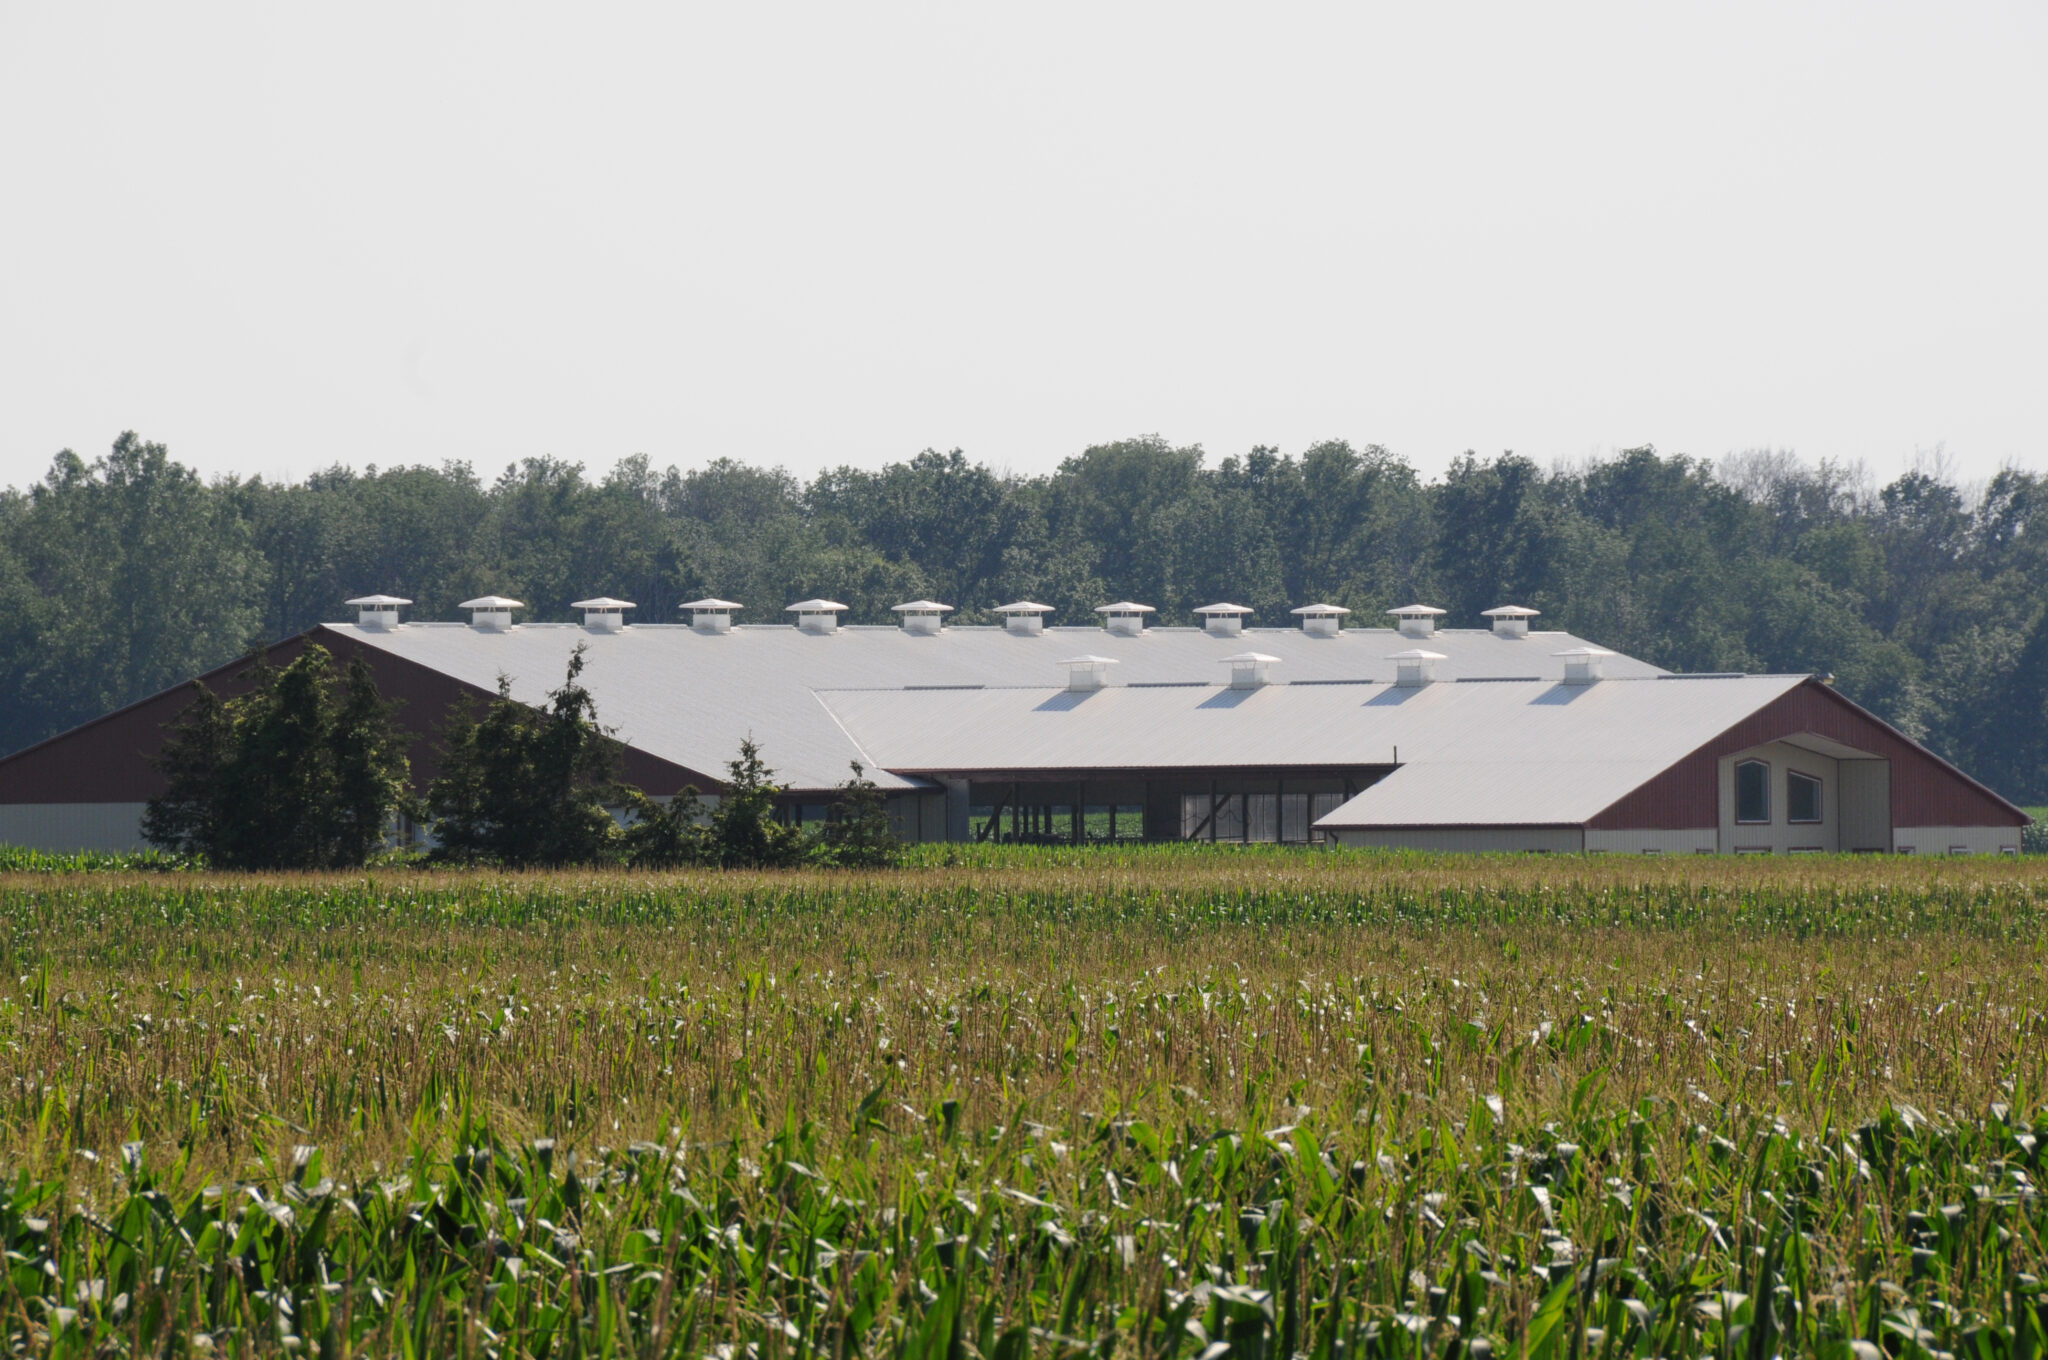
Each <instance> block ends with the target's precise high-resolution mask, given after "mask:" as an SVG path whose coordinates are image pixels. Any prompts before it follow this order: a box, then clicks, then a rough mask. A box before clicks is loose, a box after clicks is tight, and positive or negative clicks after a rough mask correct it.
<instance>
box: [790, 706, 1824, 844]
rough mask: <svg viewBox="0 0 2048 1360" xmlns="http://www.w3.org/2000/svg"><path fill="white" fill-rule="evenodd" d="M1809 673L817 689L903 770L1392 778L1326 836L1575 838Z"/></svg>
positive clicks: (867, 743)
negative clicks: (1273, 771)
mask: <svg viewBox="0 0 2048 1360" xmlns="http://www.w3.org/2000/svg"><path fill="white" fill-rule="evenodd" d="M1805 680H1806V677H1804V676H1796V675H1795V676H1740V677H1731V678H1727V679H1700V680H1692V679H1685V678H1681V677H1666V678H1660V679H1640V680H1609V681H1603V682H1602V683H1600V684H1597V685H1565V684H1562V683H1559V682H1555V681H1494V682H1489V683H1477V682H1468V683H1464V684H1445V683H1438V684H1433V685H1425V686H1421V687H1418V688H1409V689H1403V688H1400V687H1397V686H1393V685H1386V684H1376V685H1267V686H1264V687H1262V688H1259V689H1251V690H1243V689H1223V688H1219V687H1216V686H1214V685H1206V686H1186V687H1182V686H1161V687H1131V686H1117V687H1114V688H1110V689H1102V690H1094V691H1090V692H1086V693H1077V692H1073V691H1068V690H1057V691H1055V690H1046V689H989V690H951V691H945V692H938V693H923V692H915V691H911V692H906V691H901V690H841V691H826V692H822V693H821V694H820V695H819V698H820V700H821V701H822V702H823V703H824V705H825V707H826V708H828V709H829V710H830V711H831V713H832V715H833V716H834V717H835V718H837V719H838V720H839V722H840V724H841V725H842V726H843V727H844V728H845V730H846V731H847V733H848V734H849V735H850V736H851V737H852V738H853V739H854V740H855V741H857V742H858V743H859V744H860V746H861V748H862V749H863V750H865V751H867V752H868V753H869V754H871V755H872V756H873V757H874V758H875V760H876V761H877V762H879V763H880V764H881V765H883V766H884V767H886V768H889V769H895V770H903V771H924V772H939V771H957V772H962V773H965V772H973V771H980V772H985V773H989V774H999V773H1001V772H1005V771H1023V770H1066V769H1072V770H1115V769H1133V770H1135V769H1171V768H1176V767H1180V768H1187V769H1203V768H1214V767H1217V766H1231V765H1244V766H1267V767H1273V766H1302V767H1312V766H1323V767H1328V766H1341V765H1376V764H1377V765H1385V764H1391V763H1395V762H1396V752H1397V750H1398V763H1399V765H1400V768H1399V769H1397V770H1395V771H1394V772H1393V773H1392V774H1390V775H1389V776H1387V777H1386V778H1385V779H1383V780H1381V781H1380V782H1379V783H1377V784H1375V785H1374V786H1373V787H1372V788H1370V789H1367V790H1366V791H1365V792H1364V793H1361V794H1360V795H1358V797H1356V798H1354V799H1352V800H1351V801H1350V802H1348V803H1346V804H1345V805H1344V806H1343V807H1341V808H1339V809H1337V810H1336V811H1335V812H1333V813H1331V814H1330V815H1329V816H1327V817H1325V818H1323V819H1322V821H1321V822H1320V823H1319V825H1322V826H1325V827H1353V826H1438V825H1518V826H1519V825H1573V824H1579V823H1583V822H1585V821H1587V820H1589V819H1590V818H1592V817H1594V816H1595V815H1597V814H1598V813H1599V812H1600V811H1602V810H1603V809H1605V808H1606V807H1608V806H1609V805H1611V804H1612V803H1614V802H1615V801H1616V800H1617V799H1619V798H1621V797H1622V796H1623V795H1625V794H1627V793H1628V792H1630V791H1631V790H1633V789H1635V788H1637V787H1639V786H1641V785H1642V784H1643V783H1644V782H1646V781H1647V780H1649V779H1650V778H1651V777H1653V776H1654V775H1656V774H1658V773H1660V772H1661V771H1663V770H1664V769H1666V768H1668V767H1669V766H1670V765H1671V764H1672V763H1674V762H1675V761H1677V760H1679V759H1680V758H1681V757H1683V756H1685V755H1687V754H1689V753H1691V752H1692V751H1694V750H1696V749H1698V748H1699V747H1700V746H1702V745H1704V744H1705V743H1706V742H1707V741H1709V740H1711V739H1712V738H1713V737H1715V736H1717V735H1719V734H1720V733H1722V732H1724V731H1726V730H1727V729H1728V728H1730V727H1732V726H1734V725H1735V724H1736V723H1737V722H1739V721H1741V720H1742V719H1743V718H1745V717H1747V716H1748V715H1749V714H1751V713H1754V712H1755V711H1756V710H1758V709H1759V708H1762V707H1763V706H1764V705H1765V704H1768V703H1770V702H1771V701H1773V700H1774V699H1777V698H1778V697H1780V696H1781V695H1783V694H1785V693H1787V692H1789V691H1790V690H1792V689H1794V688H1796V687H1797V686H1799V685H1800V684H1802V683H1804V682H1805Z"/></svg>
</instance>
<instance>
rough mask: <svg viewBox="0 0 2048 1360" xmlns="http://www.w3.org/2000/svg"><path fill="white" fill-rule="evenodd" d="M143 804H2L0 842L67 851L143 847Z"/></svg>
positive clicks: (145, 845)
mask: <svg viewBox="0 0 2048 1360" xmlns="http://www.w3.org/2000/svg"><path fill="white" fill-rule="evenodd" d="M146 806H147V804H144V803H0V845H21V846H26V847H28V848H29V849H31V850H48V851H52V852H55V853H68V852H70V851H73V850H143V849H147V848H148V842H146V841H144V840H143V839H142V809H143V808H144V807H146Z"/></svg>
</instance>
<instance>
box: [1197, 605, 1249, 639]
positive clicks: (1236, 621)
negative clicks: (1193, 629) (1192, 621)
mask: <svg viewBox="0 0 2048 1360" xmlns="http://www.w3.org/2000/svg"><path fill="white" fill-rule="evenodd" d="M1251 612H1252V611H1251V610H1249V609H1246V608H1245V607H1244V606H1243V605H1241V604H1205V605H1203V606H1202V607H1201V608H1200V609H1197V610H1196V611H1195V616H1196V617H1197V618H1199V619H1201V621H1202V631H1203V632H1205V633H1207V634H1209V636H1211V637H1236V636H1237V635H1238V634H1239V633H1242V632H1243V631H1244V621H1245V618H1246V616H1248V615H1249V614H1250V613H1251Z"/></svg>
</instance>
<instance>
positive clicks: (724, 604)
mask: <svg viewBox="0 0 2048 1360" xmlns="http://www.w3.org/2000/svg"><path fill="white" fill-rule="evenodd" d="M676 608H678V609H687V610H689V611H690V626H691V627H692V628H694V629H696V630H697V631H698V632H700V633H730V632H731V631H732V616H733V614H734V613H735V612H736V611H738V610H741V609H744V608H746V606H745V605H743V604H736V603H734V602H733V601H731V600H717V599H711V598H709V597H706V598H704V599H701V600H692V601H690V602H689V603H688V604H683V605H677V606H676Z"/></svg>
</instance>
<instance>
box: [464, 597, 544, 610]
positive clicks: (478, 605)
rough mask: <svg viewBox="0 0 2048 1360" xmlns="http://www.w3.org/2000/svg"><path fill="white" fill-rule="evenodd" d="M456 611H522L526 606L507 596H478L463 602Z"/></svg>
mask: <svg viewBox="0 0 2048 1360" xmlns="http://www.w3.org/2000/svg"><path fill="white" fill-rule="evenodd" d="M455 607H456V608H457V609H524V608H526V605H525V604H524V603H523V602H521V601H519V600H515V599H513V598H512V597H511V596H509V595H479V596H477V597H476V598H475V599H474V600H464V601H463V602H462V603H461V604H459V605H456V606H455Z"/></svg>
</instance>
